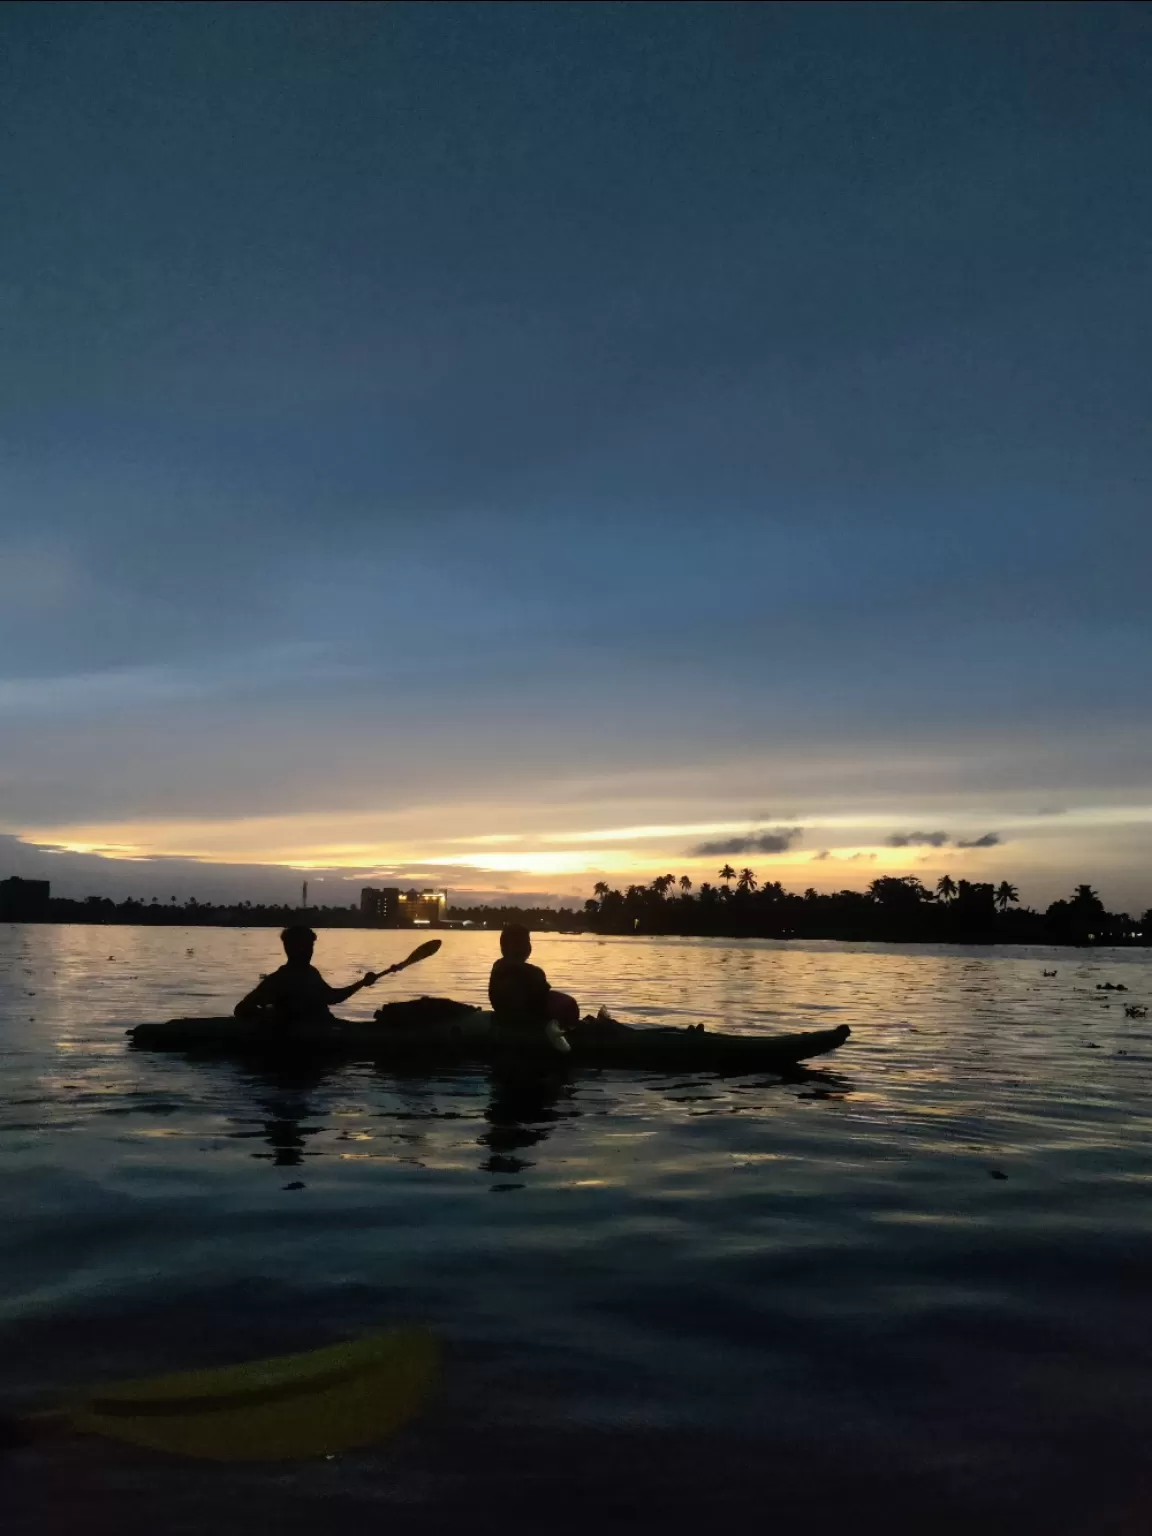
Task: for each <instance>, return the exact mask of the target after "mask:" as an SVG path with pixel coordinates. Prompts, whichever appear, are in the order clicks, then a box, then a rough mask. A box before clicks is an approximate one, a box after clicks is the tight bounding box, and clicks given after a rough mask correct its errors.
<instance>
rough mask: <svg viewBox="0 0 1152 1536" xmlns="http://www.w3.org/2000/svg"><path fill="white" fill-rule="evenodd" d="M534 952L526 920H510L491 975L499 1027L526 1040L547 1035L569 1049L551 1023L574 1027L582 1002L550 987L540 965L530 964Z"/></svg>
mask: <svg viewBox="0 0 1152 1536" xmlns="http://www.w3.org/2000/svg"><path fill="white" fill-rule="evenodd" d="M531 953H532V935H531V934H530V933H529V932H528V930H527V928H525V927H524V925H523V924H522V923H509V924H508V925H507V927H505V928H503V929H502V930H501V933H500V959H499V960H497V961H496V963H495V965H493V967H492V974H491V976H490V977H489V978H488V1001H489V1003H491V1005H492V1012H493V1013H494V1014H495V1015H496V1024H497V1027H498V1028H500V1029H506V1030H508V1031H509V1032H510V1033H512V1034H517V1035H521V1036H523V1038H524V1039H525V1040H526V1041H527V1040H529V1039H533V1038H535V1039H539V1038H540V1037H541V1036H547V1037H548V1038H549V1039H550V1040H551V1042H552V1044H554V1045H557V1047H558V1048H559V1049H561V1050H563V1049H566V1045H564V1044H560V1043H559V1041H558V1040H557V1039H556V1036H557V1034H558V1033H559V1031H558V1030H556V1029H550V1028H549V1026H551V1025H558V1026H559V1030H561V1031H562V1030H568V1029H574V1028H575V1027H576V1025H577V1024H579V1022H580V1008H579V1005H578V1004H577V1002H576V999H575V998H574V997H569V996H568V994H567V992H557V991H555V990H554V989H553V988H552V987H550V986H549V985H548V978H547V976H545V974H544V972H543V971H542V970H541V969H540V967H539V966H538V965H529V964H528V956H529V955H530V954H531ZM560 1038H561V1039H562V1038H563V1037H562V1036H561V1037H560Z"/></svg>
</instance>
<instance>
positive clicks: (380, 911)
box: [360, 885, 448, 928]
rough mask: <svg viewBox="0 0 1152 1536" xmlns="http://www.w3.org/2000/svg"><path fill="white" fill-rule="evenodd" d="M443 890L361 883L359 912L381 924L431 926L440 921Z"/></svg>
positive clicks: (443, 908)
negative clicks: (379, 886)
mask: <svg viewBox="0 0 1152 1536" xmlns="http://www.w3.org/2000/svg"><path fill="white" fill-rule="evenodd" d="M447 908H448V892H447V891H416V890H411V891H402V890H401V889H400V888H399V886H395V885H389V886H385V887H384V888H383V889H382V890H376V889H374V888H373V887H372V886H365V888H364V889H363V890H362V891H361V892H360V915H361V917H363V918H364V920H365V921H366V922H369V923H375V924H377V925H378V926H379V927H381V928H411V927H413V926H415V925H417V924H418V925H419V926H421V927H424V926H425V925H432V926H435V925H437V924H439V923H442V922H443V921H444V913H445V912H446V911H447Z"/></svg>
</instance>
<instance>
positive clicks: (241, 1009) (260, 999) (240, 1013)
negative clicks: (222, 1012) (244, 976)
mask: <svg viewBox="0 0 1152 1536" xmlns="http://www.w3.org/2000/svg"><path fill="white" fill-rule="evenodd" d="M270 979H271V978H270V977H268V976H264V977H262V978H261V979H260V980H259V981H258V982H257V983H256V985H255V986H254V987H253V988H252V990H251V992H249V994H248V996H247V997H242V998H241V999H240V1001H239V1002H238V1003H237V1004H236V1006H235V1008H233V1010H232V1016H233V1018H237V1019H258V1018H260V1017H261V1015H262V1014H263V1013H264V1010H265V1009H267V1008H270V1007H272V1006H273V1005H274V1003H275V1002H276V998H275V997H274V996H273V989H272V988H271V987H270V986H269V985H268V983H269V981H270Z"/></svg>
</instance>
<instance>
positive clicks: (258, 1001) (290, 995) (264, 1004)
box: [233, 928, 380, 1029]
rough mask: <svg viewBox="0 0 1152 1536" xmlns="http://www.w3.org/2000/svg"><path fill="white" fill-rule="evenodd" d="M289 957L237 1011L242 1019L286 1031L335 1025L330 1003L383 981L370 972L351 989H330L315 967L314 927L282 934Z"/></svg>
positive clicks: (254, 989) (289, 929) (342, 1000)
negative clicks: (318, 1025) (307, 1025)
mask: <svg viewBox="0 0 1152 1536" xmlns="http://www.w3.org/2000/svg"><path fill="white" fill-rule="evenodd" d="M280 942H281V943H282V944H283V946H284V953H285V955H286V956H287V959H286V960H285V962H284V964H283V965H282V966H281V967H280V969H279V970H278V971H273V972H272V974H271V975H270V976H265V977H264V979H263V981H261V982H259V983H258V985H257V986H255V987H253V988H252V990H251V992H249V994H248V996H247V997H242V998H241V999H240V1001H239V1002H238V1003H237V1004H236V1007H235V1008H234V1009H233V1012H234V1013H235V1015H236V1017H237V1018H238V1019H249V1020H252V1021H254V1022H257V1023H267V1024H269V1025H271V1026H275V1027H278V1028H283V1029H291V1028H293V1027H294V1026H295V1025H297V1024H315V1023H321V1024H327V1023H335V1022H336V1020H334V1019H333V1017H332V1015H331V1014H330V1013H329V1012H328V1007H329V1004H331V1003H342V1002H344V1001H345V999H346V998H349V997H351V996H352V995H353V993H355V992H359V991H360V989H361V988H362V987H371V986H373V985H375V983H376V982H377V981H379V979H380V978H379V976H378V975H376V973H375V972H373V971H369V972H368V974H367V975H366V976H363V977H361V979H360V980H359V981H354V982H352V984H351V986H347V987H330V986H329V985H328V983H327V982H326V981H325V980H324V978H323V976H321V974H320V972H319V971H318V970H317V969H316V967H315V966H314V965H313V964H312V951H313V949H314V948H315V945H316V935H315V934H314V933H313V932H312V930H311V928H285V930H284V932H283V933H282V934H281V935H280Z"/></svg>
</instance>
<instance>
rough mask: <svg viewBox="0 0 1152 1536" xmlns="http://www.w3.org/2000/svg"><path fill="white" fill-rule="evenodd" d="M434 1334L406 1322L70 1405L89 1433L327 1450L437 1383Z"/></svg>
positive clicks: (218, 1448)
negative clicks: (302, 1350)
mask: <svg viewBox="0 0 1152 1536" xmlns="http://www.w3.org/2000/svg"><path fill="white" fill-rule="evenodd" d="M438 1364H439V1349H438V1346H437V1343H436V1340H435V1339H434V1338H433V1337H432V1335H431V1334H430V1333H427V1332H425V1331H424V1330H423V1329H398V1330H395V1331H393V1332H390V1333H379V1334H373V1335H371V1336H370V1337H368V1338H364V1339H352V1340H349V1341H347V1342H346V1343H343V1344H333V1345H330V1346H328V1347H327V1348H325V1349H316V1350H310V1351H309V1352H308V1353H307V1354H301V1355H280V1356H277V1357H276V1358H275V1359H271V1360H253V1361H249V1362H247V1363H245V1364H243V1365H233V1366H225V1367H224V1368H223V1369H221V1370H206V1371H181V1372H179V1373H178V1374H176V1375H174V1376H159V1377H154V1378H152V1379H151V1380H148V1381H129V1382H121V1383H119V1384H117V1385H116V1386H113V1387H107V1388H105V1389H103V1390H102V1391H100V1392H97V1393H94V1394H92V1395H91V1396H87V1397H84V1398H78V1399H75V1400H73V1401H72V1402H70V1403H67V1404H65V1405H64V1411H63V1413H62V1414H59V1415H57V1414H53V1415H52V1416H51V1417H52V1418H53V1419H57V1420H60V1419H63V1420H64V1422H66V1423H67V1424H69V1425H70V1426H71V1427H72V1428H73V1429H75V1430H77V1431H79V1432H80V1433H82V1434H96V1435H108V1436H111V1437H112V1438H114V1439H116V1440H127V1441H130V1442H132V1443H133V1444H134V1445H144V1446H148V1447H149V1448H150V1449H152V1450H157V1451H170V1452H174V1453H176V1454H178V1455H181V1456H200V1457H205V1458H208V1459H210V1460H213V1461H279V1460H286V1459H289V1458H292V1457H305V1456H327V1455H331V1454H333V1453H334V1452H336V1451H343V1450H348V1449H350V1448H351V1447H353V1446H358V1445H367V1444H369V1443H370V1442H371V1441H373V1440H379V1439H381V1438H383V1436H385V1435H387V1434H390V1433H391V1432H392V1431H393V1430H395V1429H398V1428H399V1427H400V1425H401V1424H403V1423H405V1422H406V1420H408V1419H409V1418H411V1417H412V1416H413V1414H415V1413H416V1412H417V1411H418V1410H419V1409H420V1407H421V1406H422V1404H423V1403H424V1401H425V1399H426V1398H427V1396H428V1393H429V1391H430V1390H431V1388H432V1385H433V1382H434V1379H435V1376H436V1372H437V1367H438Z"/></svg>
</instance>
